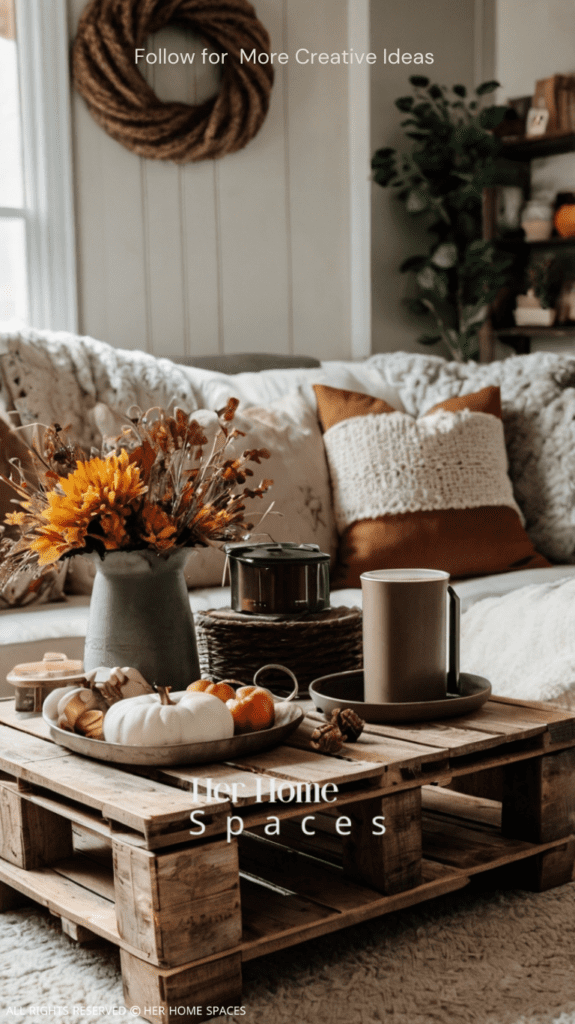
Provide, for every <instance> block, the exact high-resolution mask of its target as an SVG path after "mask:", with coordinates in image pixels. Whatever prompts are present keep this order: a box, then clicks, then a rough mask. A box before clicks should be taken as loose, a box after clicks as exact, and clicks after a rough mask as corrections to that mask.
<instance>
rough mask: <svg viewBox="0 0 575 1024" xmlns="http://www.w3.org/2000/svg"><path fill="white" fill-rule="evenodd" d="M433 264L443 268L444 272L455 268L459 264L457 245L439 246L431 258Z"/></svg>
mask: <svg viewBox="0 0 575 1024" xmlns="http://www.w3.org/2000/svg"><path fill="white" fill-rule="evenodd" d="M431 262H432V263H434V264H435V266H436V267H441V269H442V270H448V269H449V267H454V266H455V264H456V263H457V246H456V245H455V243H454V242H443V244H442V245H439V246H438V247H437V249H436V250H435V252H434V253H433V256H432V257H431Z"/></svg>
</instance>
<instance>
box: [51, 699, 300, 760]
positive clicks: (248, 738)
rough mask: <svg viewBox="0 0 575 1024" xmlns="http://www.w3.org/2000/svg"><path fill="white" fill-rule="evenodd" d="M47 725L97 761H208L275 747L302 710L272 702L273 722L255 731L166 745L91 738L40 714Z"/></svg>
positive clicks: (59, 740)
mask: <svg viewBox="0 0 575 1024" xmlns="http://www.w3.org/2000/svg"><path fill="white" fill-rule="evenodd" d="M43 717H44V720H45V721H46V722H47V723H48V725H49V726H50V738H51V739H53V740H54V742H55V743H59V744H60V745H61V746H62V747H67V749H68V750H72V751H73V752H74V753H75V754H83V755H84V756H85V757H93V758H95V759H96V760H97V761H111V762H112V763H113V764H141V765H148V766H149V767H152V766H156V767H158V766H162V765H163V766H167V765H176V764H208V763H210V762H213V761H228V760H230V759H235V758H236V757H246V755H248V754H259V753H260V752H261V751H262V750H269V749H270V747H277V746H278V744H280V743H282V742H283V741H284V740H285V739H286V737H287V736H289V734H290V733H291V732H293V731H294V730H295V729H297V727H298V725H299V724H300V722H301V721H302V719H303V717H304V712H303V709H302V708H301V707H298V706H297V705H296V704H289V703H287V702H285V703H281V704H276V705H275V724H274V725H272V726H271V727H270V728H269V729H261V730H260V731H259V732H249V733H244V734H243V735H242V736H232V737H231V738H230V739H226V740H213V741H212V740H211V741H210V742H208V743H177V744H174V745H173V746H170V747H166V746H162V747H132V746H127V745H126V744H123V743H106V741H105V740H91V739H89V738H88V737H87V736H79V735H78V734H77V733H75V732H68V731H67V730H66V729H59V728H58V726H57V725H56V723H55V721H54V719H52V718H48V716H47V715H44V716H43Z"/></svg>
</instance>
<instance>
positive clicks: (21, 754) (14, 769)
mask: <svg viewBox="0 0 575 1024" xmlns="http://www.w3.org/2000/svg"><path fill="white" fill-rule="evenodd" d="M66 753H67V752H66V751H65V750H64V749H63V747H58V746H57V745H56V744H55V743H52V742H51V740H42V739H39V738H38V737H36V736H30V735H28V734H27V733H24V732H20V731H19V730H18V729H13V728H11V727H9V726H6V725H0V769H2V771H4V772H7V773H8V774H9V775H13V776H20V775H21V774H22V768H23V766H24V765H28V764H30V763H34V762H38V763H39V762H41V761H44V760H61V759H62V758H64V757H65V756H66Z"/></svg>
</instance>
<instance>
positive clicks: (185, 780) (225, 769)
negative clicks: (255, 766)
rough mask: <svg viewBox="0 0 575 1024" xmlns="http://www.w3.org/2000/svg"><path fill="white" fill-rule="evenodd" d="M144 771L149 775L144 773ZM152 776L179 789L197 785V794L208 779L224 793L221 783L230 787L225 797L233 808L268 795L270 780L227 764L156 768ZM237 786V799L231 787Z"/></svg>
mask: <svg viewBox="0 0 575 1024" xmlns="http://www.w3.org/2000/svg"><path fill="white" fill-rule="evenodd" d="M146 774H150V775H151V773H148V772H146ZM153 777H154V778H157V779H158V780H159V781H161V782H166V783H167V784H168V785H175V786H178V787H179V788H180V789H186V790H194V789H195V788H196V787H197V790H198V793H202V794H204V793H206V791H207V788H208V782H207V780H208V779H211V783H210V786H211V789H212V792H213V791H214V789H215V787H216V786H218V785H219V786H220V787H221V789H220V795H222V796H224V794H225V789H224V788H223V786H222V784H223V783H225V785H227V786H228V787H229V790H230V793H229V797H228V799H229V800H230V803H232V804H233V806H234V807H248V806H250V805H251V804H254V803H256V802H258V798H259V799H261V800H267V799H268V798H269V795H270V786H271V780H270V779H268V778H266V776H265V775H261V774H259V773H258V774H257V775H255V774H254V773H253V772H251V771H245V770H242V769H241V768H240V767H239V766H237V767H233V768H231V767H230V766H229V765H227V764H210V765H209V766H208V767H206V766H205V765H195V766H192V767H191V768H183V767H182V768H156V769H154V771H153ZM234 784H235V785H236V792H237V797H238V799H237V800H234V799H233V792H232V786H233V785H234Z"/></svg>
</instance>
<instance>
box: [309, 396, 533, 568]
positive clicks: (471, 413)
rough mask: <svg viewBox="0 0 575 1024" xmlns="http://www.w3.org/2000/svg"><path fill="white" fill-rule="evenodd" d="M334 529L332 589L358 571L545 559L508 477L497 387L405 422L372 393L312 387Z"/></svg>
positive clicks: (527, 563) (511, 564)
mask: <svg viewBox="0 0 575 1024" xmlns="http://www.w3.org/2000/svg"><path fill="white" fill-rule="evenodd" d="M314 391H315V393H316V396H317V403H318V416H319V420H320V423H321V425H322V428H323V430H324V444H325V448H326V454H327V459H328V464H329V469H330V475H331V483H332V490H333V500H334V509H335V515H336V523H337V527H338V532H339V535H340V546H339V561H338V568H337V570H336V575H335V579H334V585H335V586H339V587H357V586H359V585H360V582H359V578H360V576H361V573H362V572H366V571H368V570H370V569H384V568H394V569H401V568H415V567H420V568H430V569H443V570H444V571H446V572H449V573H450V575H451V576H452V577H454V578H457V577H465V576H486V575H489V574H490V573H499V572H509V571H511V570H514V569H525V568H538V567H541V566H546V565H549V563H548V562H547V560H546V559H545V558H544V557H543V556H542V555H540V554H539V553H538V552H537V551H536V550H535V548H534V547H533V545H532V543H531V541H530V539H529V537H528V536H527V534H526V532H525V530H524V528H523V524H522V516H521V512H520V510H519V508H518V506H517V504H516V502H515V499H514V497H513V490H512V487H511V481H510V480H509V476H508V474H507V455H506V451H505V440H504V435H503V423H502V421H501V398H500V393H499V388H496V387H488V388H483V389H482V390H481V391H478V392H475V393H474V394H471V395H461V396H459V397H457V398H450V399H447V400H446V401H444V402H440V403H439V404H438V405H436V406H434V408H433V409H430V410H429V411H428V412H427V413H426V414H425V415H424V416H422V417H420V418H419V419H414V418H413V417H412V416H409V415H408V414H407V413H402V412H396V411H395V410H393V409H392V408H391V406H389V405H387V403H386V402H382V400H381V399H377V398H372V397H371V396H369V395H363V394H359V393H357V392H351V391H342V390H341V389H340V388H332V387H328V386H327V385H324V384H316V385H315V386H314Z"/></svg>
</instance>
